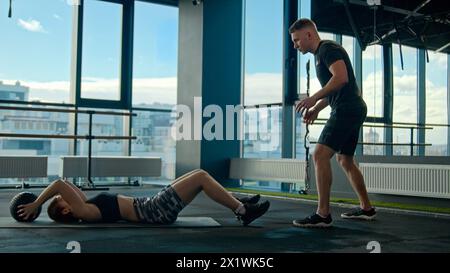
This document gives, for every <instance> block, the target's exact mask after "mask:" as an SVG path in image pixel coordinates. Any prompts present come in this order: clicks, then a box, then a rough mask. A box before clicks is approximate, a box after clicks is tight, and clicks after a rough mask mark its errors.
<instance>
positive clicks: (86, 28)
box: [81, 0, 122, 100]
mask: <svg viewBox="0 0 450 273" xmlns="http://www.w3.org/2000/svg"><path fill="white" fill-rule="evenodd" d="M121 38H122V5H121V4H116V3H111V2H104V1H94V0H87V1H84V13H83V54H82V55H83V57H82V80H81V97H82V98H89V99H103V100H104V99H108V100H120V72H121V69H120V64H121V44H122V40H121Z"/></svg>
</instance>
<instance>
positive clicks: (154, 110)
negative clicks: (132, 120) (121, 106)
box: [131, 107, 173, 113]
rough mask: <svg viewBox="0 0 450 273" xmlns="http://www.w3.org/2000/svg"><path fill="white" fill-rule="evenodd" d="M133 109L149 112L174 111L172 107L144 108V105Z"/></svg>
mask: <svg viewBox="0 0 450 273" xmlns="http://www.w3.org/2000/svg"><path fill="white" fill-rule="evenodd" d="M131 110H132V111H147V112H167V113H171V112H173V110H172V109H158V108H142V107H132V108H131Z"/></svg>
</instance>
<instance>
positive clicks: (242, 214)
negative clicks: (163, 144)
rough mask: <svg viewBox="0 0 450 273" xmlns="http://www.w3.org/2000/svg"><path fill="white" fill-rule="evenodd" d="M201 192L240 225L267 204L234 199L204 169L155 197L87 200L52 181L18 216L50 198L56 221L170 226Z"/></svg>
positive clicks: (29, 213) (50, 212)
mask: <svg viewBox="0 0 450 273" xmlns="http://www.w3.org/2000/svg"><path fill="white" fill-rule="evenodd" d="M201 191H204V192H205V193H206V195H207V196H209V197H210V198H211V199H212V200H214V201H216V202H217V203H219V204H221V205H223V206H225V207H227V208H229V209H231V210H233V212H234V213H235V214H236V216H237V217H238V219H239V220H240V221H241V222H242V224H243V225H244V226H246V225H248V224H250V223H251V222H252V221H253V220H255V219H257V218H258V217H260V216H262V215H263V214H264V213H265V212H266V211H267V210H268V209H269V206H270V203H269V201H265V202H262V203H258V201H259V195H255V196H252V197H250V198H249V197H244V198H241V199H239V198H235V197H233V196H232V195H231V194H230V193H229V192H228V191H226V190H225V188H223V187H222V186H221V185H220V184H219V183H218V182H217V181H216V180H215V179H214V178H213V177H212V176H211V175H209V174H208V173H207V172H206V171H204V170H200V169H199V170H194V171H192V172H189V173H187V174H185V175H183V176H181V177H179V178H178V179H176V180H175V181H173V182H172V184H171V185H168V186H167V187H165V188H164V189H163V190H161V191H160V192H159V193H158V194H156V195H155V196H153V197H151V198H149V197H129V196H125V195H121V194H110V193H100V194H98V195H97V196H95V197H93V198H91V199H89V200H88V199H87V197H86V195H85V194H84V193H83V192H82V191H81V190H80V189H79V188H77V187H76V186H75V185H73V184H72V183H70V182H68V181H64V180H56V181H54V182H52V183H51V184H50V185H49V186H48V187H47V188H46V189H45V190H44V191H43V192H42V193H41V194H40V195H39V197H38V198H37V199H36V201H34V202H33V203H29V204H26V205H21V206H19V207H18V208H19V210H18V213H19V214H20V217H23V218H24V219H27V218H28V217H30V216H33V215H34V214H35V213H36V212H37V209H38V208H39V206H41V205H42V204H43V203H45V202H46V201H47V200H49V199H50V198H52V197H53V200H52V201H51V203H50V204H49V206H48V210H47V213H48V215H49V216H50V218H51V219H53V220H54V221H56V222H62V223H72V222H78V221H80V220H82V221H86V222H107V223H112V222H116V221H119V220H126V221H131V222H143V223H154V224H171V223H173V222H175V220H176V219H177V216H178V213H180V211H181V210H182V209H183V208H184V207H185V206H186V205H188V204H189V203H190V202H191V201H192V200H193V199H194V198H195V197H196V196H197V194H199V193H200V192H201Z"/></svg>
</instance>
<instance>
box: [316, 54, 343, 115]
mask: <svg viewBox="0 0 450 273" xmlns="http://www.w3.org/2000/svg"><path fill="white" fill-rule="evenodd" d="M329 69H330V72H331V74H332V75H333V76H332V77H331V78H330V80H329V81H328V83H327V84H326V85H325V86H324V87H323V88H322V89H320V90H319V91H318V92H317V93H315V94H314V95H313V97H314V98H315V99H316V100H320V99H323V98H325V97H327V96H328V95H330V94H331V93H333V92H335V91H338V90H340V89H341V88H342V87H344V85H345V84H347V83H348V75H347V67H346V66H345V62H344V61H343V60H338V61H336V62H334V63H333V64H331V65H330V67H329ZM322 109H323V108H322Z"/></svg>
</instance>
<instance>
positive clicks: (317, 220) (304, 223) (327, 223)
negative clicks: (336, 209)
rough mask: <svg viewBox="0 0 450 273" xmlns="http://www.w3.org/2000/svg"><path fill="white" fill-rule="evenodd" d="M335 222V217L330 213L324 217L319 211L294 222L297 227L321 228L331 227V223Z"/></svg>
mask: <svg viewBox="0 0 450 273" xmlns="http://www.w3.org/2000/svg"><path fill="white" fill-rule="evenodd" d="M332 222H333V219H331V214H328V216H327V217H325V218H323V217H322V216H320V215H319V214H317V213H314V214H313V215H311V216H308V217H306V218H305V219H301V220H294V221H293V222H292V224H293V225H294V226H296V227H305V228H309V227H321V228H327V227H331V223H332Z"/></svg>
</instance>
